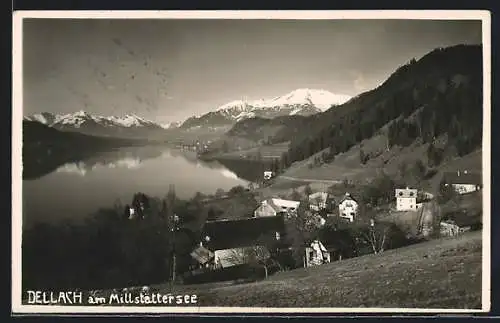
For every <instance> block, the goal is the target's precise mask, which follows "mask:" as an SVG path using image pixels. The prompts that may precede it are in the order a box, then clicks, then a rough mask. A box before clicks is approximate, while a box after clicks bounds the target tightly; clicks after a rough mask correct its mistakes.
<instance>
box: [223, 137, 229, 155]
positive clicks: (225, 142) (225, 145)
mask: <svg viewBox="0 0 500 323" xmlns="http://www.w3.org/2000/svg"><path fill="white" fill-rule="evenodd" d="M221 149H222V152H224V153H227V152H228V151H229V144H228V143H227V141H225V140H224V141H223V142H222V148H221Z"/></svg>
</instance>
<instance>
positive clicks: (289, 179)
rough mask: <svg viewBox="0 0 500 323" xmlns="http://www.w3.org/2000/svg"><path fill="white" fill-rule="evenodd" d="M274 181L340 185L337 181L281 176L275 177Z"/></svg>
mask: <svg viewBox="0 0 500 323" xmlns="http://www.w3.org/2000/svg"><path fill="white" fill-rule="evenodd" d="M276 179H285V180H288V181H296V182H308V183H327V184H340V183H342V181H339V180H329V179H312V178H298V177H291V176H281V175H280V176H278V177H276Z"/></svg>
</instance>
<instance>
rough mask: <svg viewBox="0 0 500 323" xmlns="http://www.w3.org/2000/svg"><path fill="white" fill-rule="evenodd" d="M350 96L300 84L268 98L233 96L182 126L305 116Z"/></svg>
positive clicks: (188, 120)
mask: <svg viewBox="0 0 500 323" xmlns="http://www.w3.org/2000/svg"><path fill="white" fill-rule="evenodd" d="M349 99H351V97H349V96H348V95H343V94H334V93H331V92H328V91H326V90H315V89H307V88H300V89H296V90H294V91H291V92H289V93H287V94H285V95H282V96H278V97H275V98H271V99H259V100H234V101H231V102H228V103H226V104H223V105H221V106H219V107H218V108H217V109H216V110H215V111H212V112H208V113H205V114H203V115H200V116H194V117H191V118H189V119H187V120H186V121H185V122H184V123H183V124H182V126H181V127H182V128H193V127H200V126H213V125H228V124H233V123H235V122H238V121H241V120H244V119H248V118H253V117H261V118H268V119H269V118H271V119H272V118H275V117H280V116H290V115H301V116H308V115H313V114H316V113H319V112H323V111H326V110H328V109H330V108H331V107H332V106H335V105H340V104H343V103H345V102H346V101H348V100H349Z"/></svg>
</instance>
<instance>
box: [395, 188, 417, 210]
mask: <svg viewBox="0 0 500 323" xmlns="http://www.w3.org/2000/svg"><path fill="white" fill-rule="evenodd" d="M417 193H418V191H417V189H411V188H408V187H407V188H397V189H396V191H395V196H396V210H398V211H415V210H416V209H417V207H418V206H417Z"/></svg>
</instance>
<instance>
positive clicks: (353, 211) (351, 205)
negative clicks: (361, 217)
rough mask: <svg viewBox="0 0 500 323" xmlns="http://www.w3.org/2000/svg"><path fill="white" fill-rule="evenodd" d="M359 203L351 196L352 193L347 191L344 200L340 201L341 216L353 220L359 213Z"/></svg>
mask: <svg viewBox="0 0 500 323" xmlns="http://www.w3.org/2000/svg"><path fill="white" fill-rule="evenodd" d="M358 208H359V203H358V202H357V201H356V200H355V199H354V198H353V197H352V196H351V194H350V193H345V195H344V197H343V198H342V200H340V202H339V217H341V218H344V219H348V220H349V222H353V221H354V218H355V217H356V216H357V215H358Z"/></svg>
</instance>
